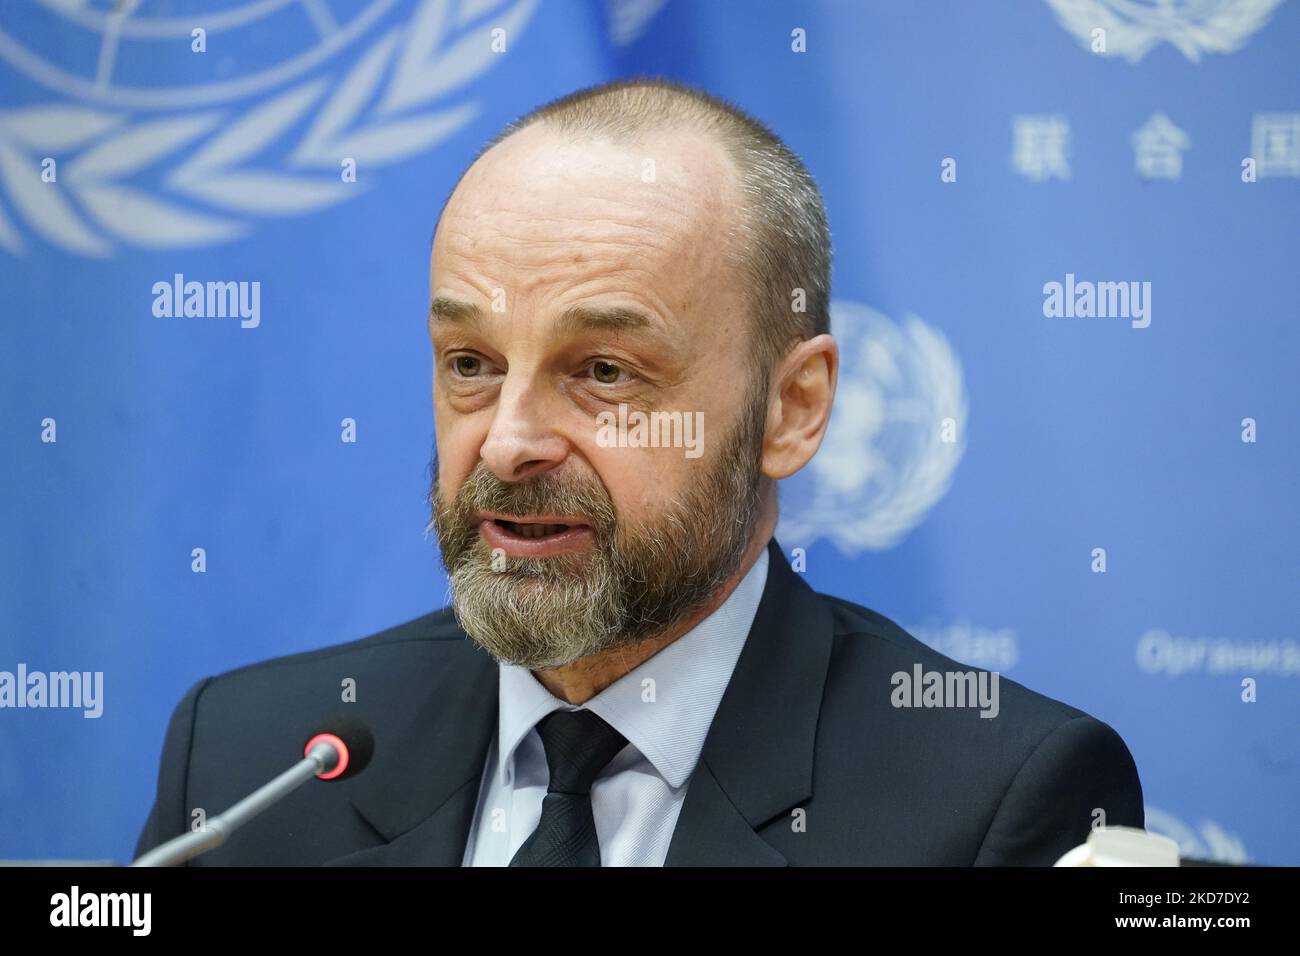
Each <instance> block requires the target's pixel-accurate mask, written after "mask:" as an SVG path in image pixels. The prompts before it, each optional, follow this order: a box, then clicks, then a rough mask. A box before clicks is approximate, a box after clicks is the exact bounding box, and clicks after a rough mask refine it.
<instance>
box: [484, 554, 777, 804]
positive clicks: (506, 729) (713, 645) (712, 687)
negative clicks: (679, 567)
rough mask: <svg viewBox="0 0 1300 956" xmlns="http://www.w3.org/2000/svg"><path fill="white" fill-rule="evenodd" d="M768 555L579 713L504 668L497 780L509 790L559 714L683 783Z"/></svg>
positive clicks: (523, 671)
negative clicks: (591, 724) (538, 737)
mask: <svg viewBox="0 0 1300 956" xmlns="http://www.w3.org/2000/svg"><path fill="white" fill-rule="evenodd" d="M767 552H768V549H767V548H764V549H763V550H762V552H761V553H760V554H759V556H758V560H757V561H755V562H754V566H753V567H751V568H750V569H749V571H748V572H746V574H745V576H744V577H743V578H742V579H741V581H740V583H739V584H738V585H737V586H736V589H735V590H734V591H732V592H731V594H730V595H728V597H727V599H726V600H725V601H724V602H723V603H722V604H721V605H720V606H719V607H718V608H717V610H715V611H714V612H713V613H712V614H710V615H709V616H708V617H706V618H705V619H704V620H702V621H700V623H699V624H697V625H695V627H693V628H691V630H689V631H687V632H686V633H685V634H683V635H682V636H681V637H679V638H678V639H677V640H675V641H673V642H672V643H671V644H669V645H668V646H667V647H665V648H664V649H663V650H661V651H659V653H657V654H655V655H654V656H653V657H651V658H650V659H649V660H646V661H643V662H642V663H641V664H639V665H638V666H636V667H634V668H633V669H632V670H630V671H628V672H627V673H626V674H624V675H623V676H622V677H620V678H619V679H618V680H616V681H615V682H614V683H612V684H610V685H609V686H608V687H606V688H605V689H604V690H602V691H601V692H600V693H599V694H597V695H596V696H595V697H593V698H591V700H589V701H587V702H586V703H585V704H583V705H582V706H581V707H578V706H574V705H572V704H568V703H566V702H565V701H562V700H560V699H559V698H557V697H555V696H554V695H552V694H551V692H550V691H548V690H547V689H546V688H545V687H543V686H542V685H541V683H539V682H538V680H537V678H535V677H534V676H533V675H532V672H531V671H529V670H528V668H526V667H519V666H517V665H515V664H501V665H500V666H499V675H500V676H499V691H500V692H499V693H498V694H497V700H498V713H497V754H498V757H497V774H498V779H500V780H501V781H502V783H503V784H504V782H505V780H506V770H507V768H509V766H510V763H511V761H512V760H513V759H514V754H515V750H516V749H517V748H518V746H519V744H520V743H521V742H522V741H523V739H524V738H525V737H526V736H527V735H528V732H529V731H530V730H532V729H533V727H534V726H536V724H537V722H538V721H539V720H541V719H542V718H543V717H545V716H546V715H547V714H549V713H551V712H552V711H555V710H582V709H584V708H585V709H586V710H590V711H592V712H593V713H595V714H597V715H598V716H599V717H600V718H601V719H603V720H604V721H605V722H606V723H608V724H609V725H610V726H611V727H613V728H614V729H615V730H617V731H618V732H619V733H621V734H622V735H623V736H624V737H626V738H627V739H628V741H629V742H630V743H631V744H632V745H633V746H635V747H636V748H637V750H639V751H640V752H641V754H642V755H643V756H644V757H645V758H646V759H647V760H649V761H650V763H651V764H653V765H654V768H655V770H656V771H658V773H659V775H660V776H661V777H663V778H664V780H665V781H666V782H667V783H668V785H669V786H670V787H673V788H677V787H680V786H681V785H682V784H684V783H685V782H686V780H687V779H688V778H689V777H690V775H691V772H692V771H693V770H694V769H695V764H696V763H697V762H698V761H699V758H700V751H701V750H702V749H703V748H704V739H705V737H707V736H708V732H709V726H710V725H711V724H712V723H713V716H714V714H715V713H716V712H717V710H718V704H719V703H721V701H722V694H723V692H724V691H725V690H726V689H727V684H728V683H729V682H730V681H731V673H732V671H733V670H734V669H735V666H736V660H737V659H738V658H739V657H740V651H741V649H742V648H743V647H744V646H745V639H746V637H748V636H749V629H750V627H751V626H752V625H753V623H754V615H755V613H756V612H757V610H758V603H759V600H760V599H761V598H762V596H763V588H764V585H765V584H766V582H767V563H768V553H767Z"/></svg>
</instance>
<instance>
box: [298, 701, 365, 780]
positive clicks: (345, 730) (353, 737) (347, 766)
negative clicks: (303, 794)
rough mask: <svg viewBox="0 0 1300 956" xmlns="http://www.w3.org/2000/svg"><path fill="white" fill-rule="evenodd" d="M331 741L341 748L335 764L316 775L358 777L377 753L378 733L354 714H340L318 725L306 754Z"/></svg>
mask: <svg viewBox="0 0 1300 956" xmlns="http://www.w3.org/2000/svg"><path fill="white" fill-rule="evenodd" d="M320 743H325V744H330V745H331V746H333V747H334V749H335V750H337V751H338V755H339V759H338V762H337V763H336V764H335V765H334V767H333V768H332V769H330V770H328V771H325V772H323V773H318V774H317V775H316V776H317V777H318V778H320V779H321V780H346V779H347V778H348V777H355V776H356V775H357V774H359V773H360V772H361V771H362V770H365V769H366V766H367V765H368V764H369V763H370V758H371V757H373V756H374V755H375V737H374V734H372V733H371V732H370V728H369V727H367V726H366V724H365V722H364V721H362V720H359V719H357V718H356V717H353V716H352V715H351V714H338V715H336V716H334V717H332V718H330V719H329V720H327V721H325V722H324V723H322V724H320V726H318V727H317V728H316V731H315V732H314V733H313V734H312V735H311V738H310V739H309V740H308V741H307V744H306V746H305V747H303V754H304V755H305V754H308V753H310V752H311V749H312V747H314V746H316V745H317V744H320Z"/></svg>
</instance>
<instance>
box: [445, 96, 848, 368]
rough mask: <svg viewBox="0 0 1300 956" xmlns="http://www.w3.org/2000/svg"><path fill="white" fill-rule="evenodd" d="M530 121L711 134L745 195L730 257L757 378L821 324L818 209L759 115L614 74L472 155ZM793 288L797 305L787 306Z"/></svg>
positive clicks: (822, 258)
mask: <svg viewBox="0 0 1300 956" xmlns="http://www.w3.org/2000/svg"><path fill="white" fill-rule="evenodd" d="M537 123H544V124H546V125H547V126H550V127H553V128H554V129H555V130H556V131H558V132H560V133H575V134H606V135H609V136H612V137H617V138H628V137H634V136H637V135H640V134H643V133H648V132H652V131H655V130H661V129H674V130H679V129H683V128H685V129H693V130H698V131H700V132H702V133H705V134H708V135H711V136H713V137H714V138H715V140H716V141H717V142H718V143H719V144H720V145H721V146H722V147H723V148H724V150H725V151H726V153H727V155H728V156H729V157H730V159H731V161H732V163H733V164H734V165H735V168H736V172H737V176H738V180H739V184H740V190H741V193H742V195H743V196H744V198H745V201H746V208H745V209H743V210H741V212H742V219H743V222H744V225H743V227H742V230H743V236H742V237H741V245H740V249H741V252H740V260H741V261H740V263H739V264H740V266H741V268H742V269H743V271H744V275H745V278H746V279H747V282H746V285H747V287H748V297H749V303H750V308H751V309H752V311H753V313H754V315H753V319H754V325H753V331H754V333H755V335H754V339H755V350H754V355H753V358H754V359H755V360H756V362H757V365H758V369H759V371H760V373H761V374H762V375H763V377H764V380H766V376H767V373H768V372H769V371H770V370H771V368H772V367H773V366H774V365H775V363H776V362H777V361H778V360H779V359H780V358H781V356H783V355H784V354H785V352H786V351H787V350H788V349H789V348H790V347H791V346H792V345H793V344H794V343H795V342H797V341H799V340H801V339H808V338H812V337H813V336H815V335H821V334H823V333H825V332H829V331H830V296H831V237H830V227H829V225H828V224H827V221H826V207H825V204H824V203H823V202H822V196H821V192H820V190H819V189H818V188H817V183H816V182H815V181H814V180H813V178H812V175H811V174H810V173H809V172H808V170H807V168H806V167H805V166H804V164H803V162H802V160H800V159H799V157H798V156H796V155H795V154H794V152H793V151H791V150H790V148H789V147H788V146H786V145H785V143H784V142H782V141H781V139H780V137H778V136H777V135H776V134H775V133H774V132H772V130H771V129H769V128H768V127H767V126H765V125H764V124H763V123H761V122H759V121H758V120H756V119H755V118H754V117H752V116H750V115H749V114H748V113H745V112H744V111H743V110H741V109H740V108H739V107H737V106H735V105H733V104H731V103H729V102H727V101H726V100H723V99H721V98H719V97H716V96H713V95H711V94H709V93H705V92H703V91H702V90H697V89H694V88H692V87H689V86H684V85H682V84H680V83H675V82H672V81H670V80H662V79H653V78H636V79H625V80H615V81H613V82H610V83H603V84H600V85H599V86H591V87H588V88H586V89H581V90H578V91H576V92H574V93H570V94H568V95H567V96H563V97H561V98H559V99H557V100H552V101H551V102H549V103H545V104H543V105H542V106H539V107H537V108H536V109H534V110H532V111H530V112H528V113H526V114H524V115H523V116H521V117H520V118H519V119H517V120H515V121H514V122H512V123H510V124H509V125H507V126H506V127H505V128H504V129H503V130H501V132H500V133H498V134H497V135H496V136H495V137H493V138H492V139H491V140H490V141H489V142H488V143H487V144H485V145H484V146H483V148H482V149H481V150H479V152H478V155H476V156H475V160H476V161H477V159H478V158H479V157H480V156H482V155H483V154H484V153H486V152H487V151H488V150H489V149H491V148H492V147H493V146H496V145H497V144H498V143H500V142H501V141H502V140H504V139H506V138H508V137H510V136H511V135H513V134H515V133H517V132H519V131H520V130H523V129H526V128H528V127H530V126H533V125H535V124H537ZM471 165H472V164H471ZM800 290H801V291H802V297H801V302H800V304H801V305H802V306H803V311H797V310H796V300H797V294H798V292H799V291H800Z"/></svg>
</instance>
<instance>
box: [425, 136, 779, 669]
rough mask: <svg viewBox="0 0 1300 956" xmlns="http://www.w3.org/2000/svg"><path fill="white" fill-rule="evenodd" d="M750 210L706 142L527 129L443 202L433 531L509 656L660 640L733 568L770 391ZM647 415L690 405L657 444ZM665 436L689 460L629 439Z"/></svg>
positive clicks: (495, 648)
mask: <svg viewBox="0 0 1300 956" xmlns="http://www.w3.org/2000/svg"><path fill="white" fill-rule="evenodd" d="M738 202H739V199H738V194H737V191H736V185H735V178H734V173H733V171H732V168H731V166H730V164H729V162H728V161H727V159H726V157H725V155H724V154H723V152H722V150H721V148H720V147H718V146H716V145H714V144H712V143H710V142H709V141H707V140H706V139H703V138H701V137H699V136H696V135H687V134H661V135H656V136H653V137H651V138H649V139H646V140H645V141H644V142H641V143H638V144H614V143H611V142H607V141H597V142H593V141H592V140H589V139H579V140H566V139H563V138H561V137H559V136H557V135H556V134H554V133H552V132H550V131H548V130H545V129H544V128H542V127H540V126H534V127H531V128H529V129H527V130H524V131H523V132H520V133H518V134H516V135H514V136H513V137H511V138H510V139H508V140H506V141H505V142H504V143H502V144H500V145H498V146H497V147H495V148H494V149H492V150H491V151H489V152H488V153H487V154H486V155H484V156H483V157H482V158H480V160H479V161H478V162H477V163H476V164H475V165H474V167H473V168H472V169H471V170H470V171H469V172H468V173H467V174H466V176H465V178H464V179H463V180H462V182H461V184H460V186H459V187H458V188H457V190H456V193H455V195H454V196H453V197H452V199H451V201H450V202H449V203H448V205H447V208H446V210H445V211H444V214H443V218H442V221H441V223H440V225H439V228H438V232H437V236H436V237H435V241H434V246H433V254H432V263H431V271H430V291H431V296H432V299H433V302H434V309H433V310H432V315H431V318H430V323H429V328H430V335H431V338H432V342H433V356H434V392H433V399H434V418H435V425H436V430H437V460H436V473H435V477H434V484H433V487H432V488H431V491H430V497H431V501H432V503H433V518H432V521H431V525H432V526H433V527H434V528H435V529H436V530H437V532H438V538H439V544H440V547H441V550H442V554H443V561H444V563H445V564H446V566H447V570H448V574H449V577H450V581H451V586H452V592H453V595H454V600H455V608H456V613H457V616H458V618H459V619H460V621H461V623H462V625H463V626H464V627H465V629H466V631H467V632H468V633H469V634H470V635H471V636H472V637H474V638H475V639H476V640H478V641H479V642H480V643H481V644H483V645H484V646H485V647H486V648H487V649H488V650H489V651H491V652H492V653H493V654H494V655H495V656H497V657H498V658H499V659H502V660H506V661H510V662H513V663H517V664H521V665H524V666H527V667H531V668H534V669H538V668H546V667H558V666H563V665H565V664H568V663H571V662H572V661H574V660H577V659H578V658H581V657H585V656H587V655H588V654H591V653H594V652H596V651H600V650H605V649H608V648H611V647H616V646H620V645H623V644H628V643H632V642H635V641H638V640H643V639H645V638H648V637H652V636H655V635H656V634H660V633H662V632H663V631H665V630H666V629H668V628H669V627H671V626H672V625H673V624H675V623H677V622H678V621H680V620H682V619H683V618H684V617H686V616H687V615H688V614H690V613H691V612H693V611H695V610H697V609H699V608H700V607H702V606H703V605H704V604H706V603H707V601H708V599H709V598H710V596H711V595H712V594H713V593H714V592H716V590H717V588H718V587H719V586H720V585H721V584H722V583H723V582H724V581H726V580H727V579H728V578H729V577H730V576H731V575H732V574H733V573H734V572H735V571H736V569H737V567H738V566H739V562H740V560H741V557H742V554H743V552H744V550H745V547H746V545H747V544H748V543H749V539H750V537H751V536H752V534H753V529H754V521H755V519H756V513H757V500H758V491H757V489H758V481H759V472H758V468H759V456H760V451H761V445H762V435H763V429H764V424H765V422H766V415H767V382H766V381H765V376H762V375H757V374H755V373H754V372H753V370H752V363H751V361H750V357H749V356H750V352H751V339H750V329H749V316H748V311H747V306H746V301H745V297H744V290H743V288H742V287H741V284H740V279H739V274H738V271H737V269H736V267H735V264H734V256H733V254H732V251H731V250H732V249H733V246H732V245H731V242H732V240H730V239H729V238H728V230H729V229H730V230H736V229H738V228H739V225H738V219H737V212H736V210H737V204H738ZM620 406H622V408H621V409H620ZM602 413H603V414H602ZM655 413H677V414H676V417H675V418H673V419H666V418H663V417H660V418H659V419H658V420H657V421H658V424H660V425H662V424H664V423H666V422H667V423H669V428H668V429H665V430H664V431H659V429H658V428H657V427H655V422H656V419H655V418H654V415H655ZM638 416H644V417H643V418H640V419H639V418H638ZM638 420H640V421H642V422H646V423H648V424H649V425H650V426H651V427H649V428H647V429H646V430H644V431H642V432H641V433H638V432H637V430H636V423H637V421H638ZM622 423H627V424H628V425H630V426H631V427H630V428H629V429H628V430H627V431H624V432H620V431H619V426H620V424H622ZM677 423H680V426H678V430H677V431H675V432H673V431H671V430H670V429H671V428H672V426H673V425H676V424H677ZM700 425H702V426H703V430H702V436H701V434H700V433H699V426H700ZM686 426H689V427H686ZM656 432H657V433H658V434H659V435H660V436H661V437H667V436H669V435H672V436H674V437H675V438H677V439H679V441H678V442H677V446H676V447H672V446H671V444H670V446H669V447H635V446H636V445H637V444H638V438H644V437H647V436H648V435H649V434H655V433H656ZM701 437H703V441H702V443H701V442H700V438H701ZM611 439H612V440H611ZM684 446H685V447H684Z"/></svg>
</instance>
